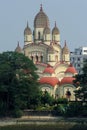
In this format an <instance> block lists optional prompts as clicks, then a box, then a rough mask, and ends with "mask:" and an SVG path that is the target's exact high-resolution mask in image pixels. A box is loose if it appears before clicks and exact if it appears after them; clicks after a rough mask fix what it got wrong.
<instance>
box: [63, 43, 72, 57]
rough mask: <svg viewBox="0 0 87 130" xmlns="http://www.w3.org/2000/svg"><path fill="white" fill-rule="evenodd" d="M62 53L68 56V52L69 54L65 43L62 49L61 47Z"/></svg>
mask: <svg viewBox="0 0 87 130" xmlns="http://www.w3.org/2000/svg"><path fill="white" fill-rule="evenodd" d="M62 53H63V54H69V53H70V52H69V49H68V47H67V45H66V41H65V45H64V47H63V49H62Z"/></svg>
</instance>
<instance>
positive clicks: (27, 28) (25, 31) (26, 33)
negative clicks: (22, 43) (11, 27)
mask: <svg viewBox="0 0 87 130" xmlns="http://www.w3.org/2000/svg"><path fill="white" fill-rule="evenodd" d="M30 34H32V32H31V29H30V28H29V26H28V23H27V27H26V28H25V30H24V35H30Z"/></svg>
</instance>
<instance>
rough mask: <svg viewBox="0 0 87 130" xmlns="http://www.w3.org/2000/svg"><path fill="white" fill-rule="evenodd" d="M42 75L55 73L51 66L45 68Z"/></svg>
mask: <svg viewBox="0 0 87 130" xmlns="http://www.w3.org/2000/svg"><path fill="white" fill-rule="evenodd" d="M43 73H50V74H52V73H55V71H54V69H53V68H52V67H51V66H47V67H46V68H45V70H44V72H43Z"/></svg>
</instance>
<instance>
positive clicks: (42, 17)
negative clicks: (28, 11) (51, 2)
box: [34, 6, 49, 28]
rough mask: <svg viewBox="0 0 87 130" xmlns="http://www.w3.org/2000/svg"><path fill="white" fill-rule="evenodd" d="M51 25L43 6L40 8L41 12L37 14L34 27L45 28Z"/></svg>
mask: <svg viewBox="0 0 87 130" xmlns="http://www.w3.org/2000/svg"><path fill="white" fill-rule="evenodd" d="M46 25H47V27H49V19H48V16H47V15H46V14H45V13H44V12H43V9H42V6H41V8H40V11H39V13H38V14H37V15H36V16H35V19H34V27H35V28H45V27H46Z"/></svg>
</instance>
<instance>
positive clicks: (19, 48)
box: [15, 42, 22, 53]
mask: <svg viewBox="0 0 87 130" xmlns="http://www.w3.org/2000/svg"><path fill="white" fill-rule="evenodd" d="M15 52H18V53H22V49H21V47H20V45H19V42H18V45H17V47H16V49H15Z"/></svg>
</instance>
